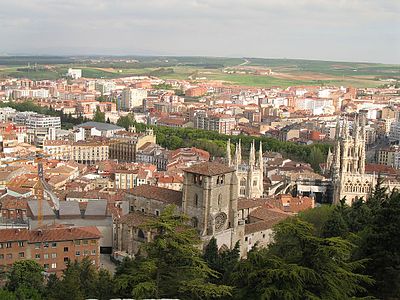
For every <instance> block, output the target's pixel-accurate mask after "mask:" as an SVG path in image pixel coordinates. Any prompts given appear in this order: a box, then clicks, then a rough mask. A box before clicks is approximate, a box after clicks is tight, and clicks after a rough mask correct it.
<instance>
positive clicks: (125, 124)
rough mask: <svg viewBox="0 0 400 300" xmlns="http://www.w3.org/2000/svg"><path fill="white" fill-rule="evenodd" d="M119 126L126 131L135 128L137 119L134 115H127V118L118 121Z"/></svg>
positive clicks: (120, 118)
mask: <svg viewBox="0 0 400 300" xmlns="http://www.w3.org/2000/svg"><path fill="white" fill-rule="evenodd" d="M117 125H118V126H121V127H124V128H125V130H128V129H129V127H131V126H135V119H134V117H133V116H132V115H130V114H129V115H127V116H121V117H119V119H118V120H117Z"/></svg>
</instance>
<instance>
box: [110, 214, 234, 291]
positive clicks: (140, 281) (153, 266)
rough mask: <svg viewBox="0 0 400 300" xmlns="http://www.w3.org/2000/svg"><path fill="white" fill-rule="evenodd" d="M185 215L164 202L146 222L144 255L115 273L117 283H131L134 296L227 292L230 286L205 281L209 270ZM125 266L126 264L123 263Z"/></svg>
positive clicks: (195, 233)
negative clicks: (147, 238) (147, 235)
mask: <svg viewBox="0 0 400 300" xmlns="http://www.w3.org/2000/svg"><path fill="white" fill-rule="evenodd" d="M187 222H188V218H187V217H185V216H184V215H182V214H179V213H177V212H176V208H175V207H174V206H168V207H167V208H166V209H165V210H164V212H163V213H162V214H161V215H160V217H159V218H157V219H155V220H153V221H151V222H150V223H148V224H147V226H146V229H147V230H149V231H151V232H153V233H154V234H155V237H154V239H153V241H151V242H150V243H148V244H146V245H145V246H144V250H145V253H146V256H145V257H141V256H139V257H138V258H136V259H135V260H134V261H133V262H129V272H128V273H127V274H120V275H119V276H116V282H117V286H119V287H127V286H129V285H130V284H132V286H133V289H132V295H131V296H133V297H135V298H144V297H147V298H162V297H164V298H172V297H178V298H183V299H188V298H195V299H209V298H212V299H216V298H221V297H225V296H230V295H231V291H232V288H231V287H229V286H224V285H216V284H213V283H209V282H208V278H209V277H210V276H215V275H216V273H215V272H214V271H213V270H211V269H210V268H209V267H208V266H207V263H206V262H205V261H204V260H203V258H202V256H201V251H200V249H199V248H198V247H197V246H198V245H199V244H200V240H199V238H198V234H197V232H196V231H195V230H194V229H193V228H191V227H189V226H188V225H186V224H187ZM125 267H126V266H125Z"/></svg>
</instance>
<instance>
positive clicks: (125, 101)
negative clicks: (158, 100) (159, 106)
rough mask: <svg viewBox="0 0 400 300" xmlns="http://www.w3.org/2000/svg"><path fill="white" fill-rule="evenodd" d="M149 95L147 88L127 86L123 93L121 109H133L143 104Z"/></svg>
mask: <svg viewBox="0 0 400 300" xmlns="http://www.w3.org/2000/svg"><path fill="white" fill-rule="evenodd" d="M146 97H147V90H144V89H133V88H125V89H124V90H123V91H122V95H121V109H123V110H132V109H133V108H135V107H140V106H142V105H143V100H144V99H145V98H146Z"/></svg>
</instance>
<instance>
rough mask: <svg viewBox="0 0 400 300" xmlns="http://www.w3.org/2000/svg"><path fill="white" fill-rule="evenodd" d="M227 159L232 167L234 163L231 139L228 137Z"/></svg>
mask: <svg viewBox="0 0 400 300" xmlns="http://www.w3.org/2000/svg"><path fill="white" fill-rule="evenodd" d="M226 161H227V163H228V166H229V167H230V166H231V165H232V155H231V140H230V139H228V141H227V142H226Z"/></svg>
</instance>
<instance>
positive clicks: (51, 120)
mask: <svg viewBox="0 0 400 300" xmlns="http://www.w3.org/2000/svg"><path fill="white" fill-rule="evenodd" d="M14 122H15V123H17V124H20V125H25V126H26V127H27V128H28V129H36V128H56V129H60V128H61V118H60V117H53V116H46V115H42V114H38V113H36V112H31V111H25V112H19V113H17V114H15V117H14Z"/></svg>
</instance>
